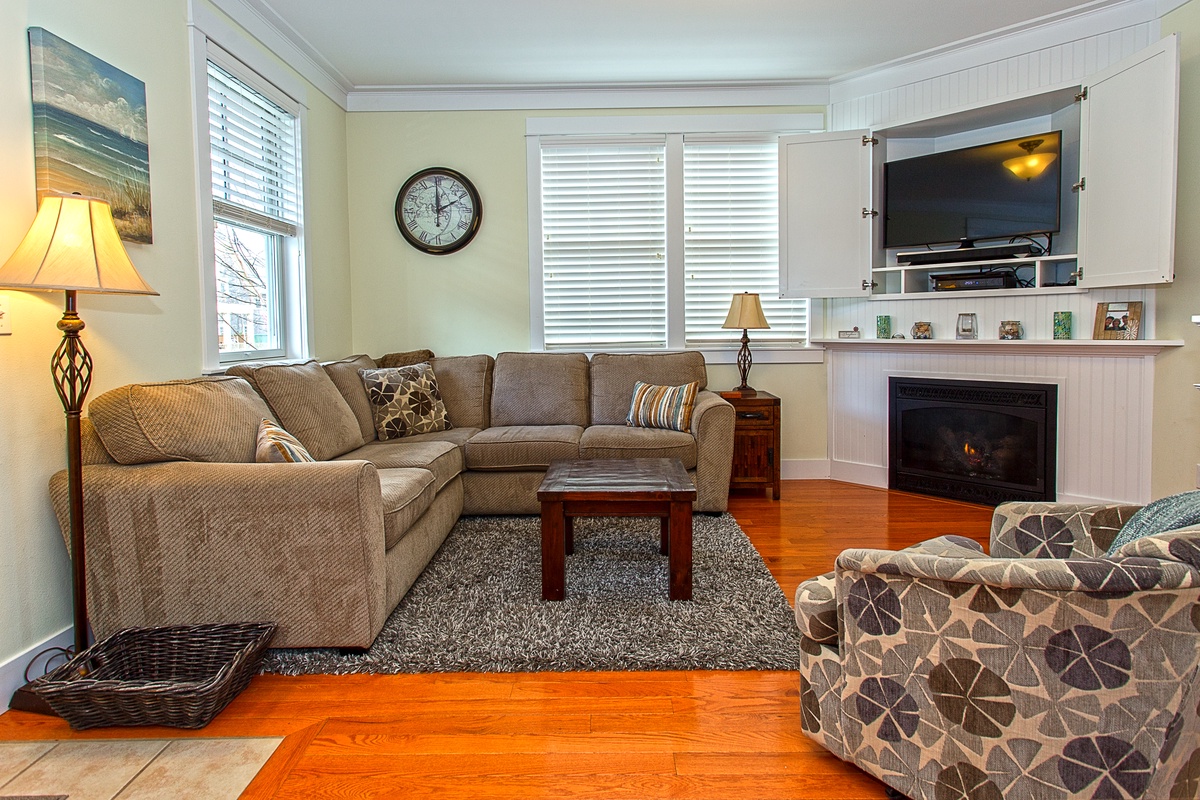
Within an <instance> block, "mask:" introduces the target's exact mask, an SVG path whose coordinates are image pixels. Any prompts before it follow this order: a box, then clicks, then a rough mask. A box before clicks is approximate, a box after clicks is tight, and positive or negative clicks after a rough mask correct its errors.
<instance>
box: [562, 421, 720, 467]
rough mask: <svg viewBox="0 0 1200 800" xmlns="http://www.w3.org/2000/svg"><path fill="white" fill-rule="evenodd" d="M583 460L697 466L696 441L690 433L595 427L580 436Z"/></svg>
mask: <svg viewBox="0 0 1200 800" xmlns="http://www.w3.org/2000/svg"><path fill="white" fill-rule="evenodd" d="M579 457H580V458H677V459H679V460H680V461H682V462H683V466H684V468H685V469H695V467H696V438H695V437H694V436H692V435H691V434H690V433H684V432H681V431H668V430H662V429H659V428H631V427H629V426H628V425H592V426H591V427H590V428H586V429H584V431H583V435H582V436H580V437H579Z"/></svg>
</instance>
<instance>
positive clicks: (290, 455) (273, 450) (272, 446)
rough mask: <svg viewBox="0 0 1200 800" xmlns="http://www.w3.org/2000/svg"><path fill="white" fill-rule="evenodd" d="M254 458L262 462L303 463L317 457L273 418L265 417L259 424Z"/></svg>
mask: <svg viewBox="0 0 1200 800" xmlns="http://www.w3.org/2000/svg"><path fill="white" fill-rule="evenodd" d="M254 460H255V461H257V462H259V463H260V464H303V463H311V462H312V461H314V460H315V459H313V457H312V456H310V455H309V454H308V451H307V450H305V449H304V445H302V444H300V440H298V439H297V438H296V437H295V436H292V435H291V434H290V433H288V432H287V431H285V430H284V429H283V428H281V427H279V426H278V425H276V424H275V423H274V422H271V420H269V419H264V420H263V421H262V422H261V423H259V426H258V444H257V445H256V446H255V448H254Z"/></svg>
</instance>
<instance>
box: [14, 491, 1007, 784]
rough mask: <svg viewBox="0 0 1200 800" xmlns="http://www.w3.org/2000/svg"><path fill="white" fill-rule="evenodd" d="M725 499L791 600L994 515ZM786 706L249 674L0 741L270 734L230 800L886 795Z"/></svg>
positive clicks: (778, 692)
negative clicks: (154, 710)
mask: <svg viewBox="0 0 1200 800" xmlns="http://www.w3.org/2000/svg"><path fill="white" fill-rule="evenodd" d="M730 511H731V512H732V513H733V515H734V516H735V517H736V518H737V520H738V522H739V523H740V524H741V526H742V528H743V529H744V530H745V531H746V533H747V534H749V536H750V538H751V540H752V541H753V542H754V544H755V546H756V547H757V548H758V550H759V552H760V553H762V556H763V558H764V560H765V561H766V562H767V565H768V566H769V567H770V569H771V572H772V573H773V574H774V575H775V578H776V580H778V581H779V583H780V585H781V586H782V588H783V590H784V592H785V594H786V595H787V596H788V597H789V598H790V597H791V596H792V595H793V594H794V593H795V589H796V585H797V584H798V583H799V582H800V581H802V580H804V579H805V578H808V577H810V576H812V575H816V574H818V573H821V572H826V571H828V570H829V569H831V568H832V566H833V560H834V557H835V556H836V555H837V553H839V552H840V551H841V550H843V549H845V548H847V547H885V548H889V549H896V548H901V547H906V546H908V545H910V544H913V543H915V542H917V541H920V540H922V539H927V538H930V537H932V536H936V535H941V534H946V533H958V534H961V535H964V536H969V537H971V538H974V539H977V540H978V541H980V542H983V543H985V544H986V542H987V534H988V524H989V521H990V519H991V509H989V508H986V507H982V506H973V505H968V504H964V503H956V502H952V501H946V500H936V499H932V498H927V497H919V496H915V495H905V494H900V493H896V492H887V491H884V490H880V489H871V488H867V487H862V486H855V485H851V484H844V483H836V482H833V481H785V482H784V484H783V492H782V497H781V499H780V500H779V501H778V502H773V501H770V500H767V499H765V498H763V497H755V496H745V495H735V496H734V497H733V498H731V501H730ZM798 702H799V701H798V678H797V675H796V673H794V672H625V673H622V672H616V673H595V672H585V673H527V674H463V673H456V674H434V675H391V676H384V675H379V676H375V675H353V676H310V677H283V676H278V675H263V676H259V677H257V678H255V679H254V681H253V683H252V684H251V686H250V687H249V688H248V689H247V690H246V691H245V692H244V693H242V694H241V695H240V696H239V697H238V698H237V699H236V700H235V701H234V702H233V703H232V704H231V705H230V706H229V707H228V708H227V709H226V710H225V711H224V712H223V713H222V714H221V715H220V716H219V717H218V718H217V719H216V720H215V721H214V722H213V723H212V724H210V725H209V726H208V727H207V728H205V729H203V730H201V731H179V730H172V729H164V728H136V729H105V730H99V731H85V732H81V733H74V732H72V731H71V730H70V728H68V727H67V725H66V724H65V723H64V722H62V721H61V720H59V719H57V718H53V717H42V716H37V715H34V714H24V713H21V712H16V711H9V712H7V713H5V714H3V715H2V716H0V739H60V740H61V739H71V738H80V739H83V738H151V737H156V738H157V737H161V738H169V737H189V736H203V737H215V736H276V735H282V736H285V737H286V738H285V740H284V742H283V744H282V745H280V747H279V749H278V750H277V751H276V753H275V755H274V756H273V757H272V758H271V760H270V761H268V762H267V765H266V766H265V767H264V768H263V769H262V771H261V772H260V773H259V774H258V776H257V777H256V778H255V779H254V781H253V782H252V783H251V784H250V786H249V787H248V789H247V790H246V792H245V793H244V794H243V795H242V796H243V797H244V798H277V799H278V800H290V799H297V800H298V799H299V798H305V799H306V800H308V799H310V798H376V797H379V798H382V797H426V796H429V797H433V796H436V797H438V798H440V799H441V800H454V799H455V798H510V797H511V798H538V797H546V798H621V797H627V798H639V799H640V798H664V797H670V798H684V799H686V798H697V799H698V800H699V799H703V800H712V799H713V798H721V799H722V800H726V799H728V800H734V799H735V798H752V799H753V800H770V799H771V798H813V799H814V800H855V799H856V798H864V799H866V798H872V799H873V798H883V797H884V796H885V795H884V789H883V784H881V783H879V782H878V781H876V780H874V779H873V778H871V777H869V776H868V775H866V774H865V773H863V772H861V771H859V770H858V769H856V768H854V767H853V766H851V765H849V764H846V763H845V762H842V761H840V760H838V759H837V758H835V757H834V756H831V755H830V754H829V753H828V752H826V751H825V750H823V749H822V748H820V747H818V746H817V745H816V744H815V743H813V742H812V741H811V740H809V739H808V738H807V737H805V736H804V735H803V734H802V733H801V731H800V715H799V712H798Z"/></svg>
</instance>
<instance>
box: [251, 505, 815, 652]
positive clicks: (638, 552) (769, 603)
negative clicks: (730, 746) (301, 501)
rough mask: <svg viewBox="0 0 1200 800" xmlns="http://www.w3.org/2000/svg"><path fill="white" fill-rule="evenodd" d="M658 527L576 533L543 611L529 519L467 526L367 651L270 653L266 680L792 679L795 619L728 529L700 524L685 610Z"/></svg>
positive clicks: (649, 523)
mask: <svg viewBox="0 0 1200 800" xmlns="http://www.w3.org/2000/svg"><path fill="white" fill-rule="evenodd" d="M658 545H659V521H658V520H657V519H652V518H651V519H647V518H629V517H602V518H585V519H577V520H576V521H575V553H574V554H573V555H570V556H568V557H567V582H566V588H567V597H566V600H563V601H559V602H548V601H544V600H542V599H541V596H542V593H541V586H542V583H541V581H542V576H541V527H540V522H539V520H538V518H537V517H529V516H524V517H463V518H461V519H460V520H459V521H458V523H457V524H456V525H455V526H454V529H453V530H452V531H451V532H450V535H449V536H448V537H447V538H446V541H445V542H444V543H443V544H442V547H441V549H440V550H439V551H438V553H437V554H436V555H435V556H434V558H433V560H432V561H431V562H430V563H429V566H427V567H426V568H425V571H424V572H423V573H422V574H421V576H420V577H419V578H418V579H417V581H416V583H414V584H413V586H412V588H411V589H410V590H409V592H408V594H407V595H405V597H404V599H403V600H402V601H401V602H400V605H398V606H397V607H396V610H395V611H393V612H392V615H391V617H389V618H388V621H387V623H386V624H385V625H384V627H383V631H382V632H381V633H380V634H379V636H378V638H376V640H375V643H374V644H373V645H372V646H371V648H370V649H369V650H368V651H366V652H365V653H358V654H345V653H341V652H339V651H338V650H335V649H325V648H322V649H276V650H271V651H269V652H268V654H267V657H266V659H265V661H264V663H263V667H262V671H263V672H276V673H282V674H285V675H303V674H313V673H326V674H348V673H405V672H410V673H411V672H539V671H572V670H602V671H613V670H676V669H677V670H794V669H797V668H798V665H799V658H800V636H799V632H798V631H797V629H796V623H795V618H794V617H793V614H792V610H791V608H790V607H789V606H788V602H787V599H786V598H785V597H784V595H783V592H782V590H780V588H779V584H777V583H776V582H775V579H774V578H773V577H772V576H771V573H770V572H769V571H768V570H767V567H766V565H765V564H764V563H763V560H762V557H761V556H759V554H758V551H757V550H755V549H754V546H753V545H752V544H751V543H750V540H749V539H748V538H747V537H746V534H745V533H744V532H743V531H742V529H741V528H740V527H738V524H737V522H735V521H734V519H733V517H731V516H729V515H728V514H724V515H722V516H720V517H709V516H704V515H696V516H695V517H694V518H693V534H692V550H693V553H692V587H693V588H692V600H691V601H671V600H668V599H667V557H666V556H663V555H660V554H659V552H658Z"/></svg>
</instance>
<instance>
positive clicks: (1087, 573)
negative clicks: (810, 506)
mask: <svg viewBox="0 0 1200 800" xmlns="http://www.w3.org/2000/svg"><path fill="white" fill-rule="evenodd" d="M836 567H837V568H836V572H837V574H838V576H839V578H840V576H841V575H842V574H843V573H858V574H861V575H880V576H883V578H884V579H885V580H891V579H911V580H914V581H943V582H947V583H957V584H967V585H973V586H987V587H989V588H992V589H1017V590H1024V589H1038V590H1042V591H1050V592H1080V593H1086V594H1087V596H1089V597H1091V598H1093V599H1099V598H1100V597H1102V596H1104V595H1106V594H1107V595H1111V596H1112V597H1113V598H1115V599H1123V598H1126V597H1127V596H1128V594H1129V593H1130V592H1134V591H1150V590H1170V589H1191V588H1196V587H1200V571H1198V570H1197V569H1196V568H1195V567H1191V566H1189V565H1188V564H1185V563H1182V562H1177V561H1159V560H1157V559H1148V558H1127V559H1109V558H1069V559H1046V558H990V557H986V556H977V557H970V556H968V557H962V556H949V557H947V556H942V555H933V554H929V553H923V552H921V551H919V550H917V551H907V550H902V551H899V552H896V551H892V550H867V549H853V550H845V551H843V552H842V554H841V555H839V556H838V558H837V561H836ZM1082 596H1083V595H1082V594H1081V597H1082Z"/></svg>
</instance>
